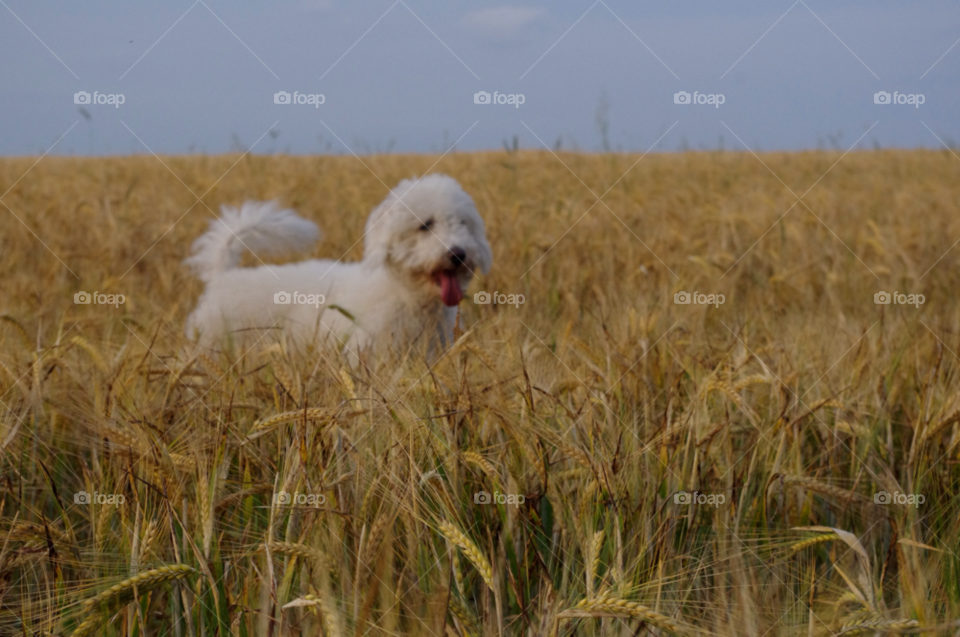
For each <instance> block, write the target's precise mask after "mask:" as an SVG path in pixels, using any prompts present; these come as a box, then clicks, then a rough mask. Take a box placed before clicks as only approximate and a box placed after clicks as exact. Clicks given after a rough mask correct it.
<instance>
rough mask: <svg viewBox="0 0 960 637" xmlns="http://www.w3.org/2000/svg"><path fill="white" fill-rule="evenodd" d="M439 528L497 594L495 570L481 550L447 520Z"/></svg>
mask: <svg viewBox="0 0 960 637" xmlns="http://www.w3.org/2000/svg"><path fill="white" fill-rule="evenodd" d="M439 526H440V533H442V534H443V536H444V537H445V538H447V539H448V540H450V541H451V542H452V543H454V544H456V545H457V546H459V547H460V548H461V549H462V550H463V553H464V555H466V556H467V559H468V560H470V563H471V564H473V567H474V568H475V569H477V572H479V573H480V577H482V578H483V581H484V582H486V584H487V586H488V587H489V588H490V590H491V591H494V592H496V588H494V586H493V568H491V567H490V562H489V561H487V558H486V557H484V555H483V552H482V551H481V550H480V548H479V547H478V546H477V545H476V544H474V543H473V540H471V539H470V538H468V537H467V536H466V535H465V534H464V533H463V532H462V531H460V529H458V528H457V527H455V526H454V525H452V524H450V523H449V522H447V521H446V520H442V521H441V522H440V525H439Z"/></svg>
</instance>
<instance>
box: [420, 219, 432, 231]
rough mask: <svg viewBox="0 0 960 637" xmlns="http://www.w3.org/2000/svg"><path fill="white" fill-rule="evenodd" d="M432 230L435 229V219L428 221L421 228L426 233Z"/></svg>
mask: <svg viewBox="0 0 960 637" xmlns="http://www.w3.org/2000/svg"><path fill="white" fill-rule="evenodd" d="M431 228H433V219H427V221H426V222H425V223H424V224H423V225H421V226H420V230H422V231H423V232H426V231H427V230H430V229H431Z"/></svg>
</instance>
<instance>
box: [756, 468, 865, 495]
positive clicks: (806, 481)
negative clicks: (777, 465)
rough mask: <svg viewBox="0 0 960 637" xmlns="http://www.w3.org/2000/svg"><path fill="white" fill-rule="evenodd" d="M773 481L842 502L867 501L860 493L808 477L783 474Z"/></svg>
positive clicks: (774, 477) (773, 477) (775, 476)
mask: <svg viewBox="0 0 960 637" xmlns="http://www.w3.org/2000/svg"><path fill="white" fill-rule="evenodd" d="M771 480H772V481H782V482H783V484H784V485H794V486H797V487H800V488H803V489H806V490H807V491H813V492H814V493H819V494H820V495H823V496H827V497H830V498H835V499H837V500H839V501H841V502H846V501H850V502H864V501H865V498H864V497H863V496H861V495H860V494H859V493H854V492H853V491H848V490H847V489H841V488H840V487H835V486H833V485H830V484H823V483H822V482H817V481H816V480H814V479H813V478H808V477H806V476H794V475H787V474H783V473H781V474H778V475H774V476H772V477H771Z"/></svg>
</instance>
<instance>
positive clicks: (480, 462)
mask: <svg viewBox="0 0 960 637" xmlns="http://www.w3.org/2000/svg"><path fill="white" fill-rule="evenodd" d="M460 455H461V456H462V457H463V459H464V461H466V462H468V463H470V464H472V465H474V466H476V467H479V468H480V470H481V471H483V472H484V473H485V474H487V475H488V476H490V477H491V478H497V477H498V476H497V469H496V467H494V466H493V465H492V464H491V463H490V461H489V460H487V459H486V458H484V457H483V456H481V455H480V454H479V453H476V452H474V451H464V452H463V453H461V454H460Z"/></svg>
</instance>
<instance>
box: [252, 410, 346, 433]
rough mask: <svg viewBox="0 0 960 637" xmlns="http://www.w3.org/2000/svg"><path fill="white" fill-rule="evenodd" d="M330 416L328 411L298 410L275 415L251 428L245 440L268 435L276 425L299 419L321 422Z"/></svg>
mask: <svg viewBox="0 0 960 637" xmlns="http://www.w3.org/2000/svg"><path fill="white" fill-rule="evenodd" d="M329 416H330V410H329V409H320V408H314V409H300V410H298V411H285V412H283V413H282V414H277V415H276V416H272V417H270V418H267V419H266V420H261V421H260V422H258V423H256V424H255V425H254V426H253V429H251V430H250V433H248V434H247V438H258V437H260V436H262V435H263V434H265V433H269V432H270V431H272V430H273V429H274V428H276V427H277V426H278V425H282V424H284V423H287V422H293V421H294V420H300V419H301V418H304V417H306V419H307V420H323V419H324V418H328V417H329Z"/></svg>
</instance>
